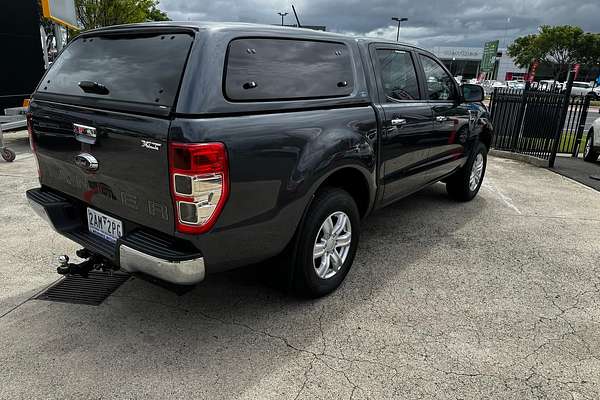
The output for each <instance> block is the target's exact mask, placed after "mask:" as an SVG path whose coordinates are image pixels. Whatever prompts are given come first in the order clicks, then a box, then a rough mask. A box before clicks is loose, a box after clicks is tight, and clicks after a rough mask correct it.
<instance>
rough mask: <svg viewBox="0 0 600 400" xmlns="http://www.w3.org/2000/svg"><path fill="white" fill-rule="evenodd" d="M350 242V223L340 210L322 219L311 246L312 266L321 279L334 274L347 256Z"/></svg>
mask: <svg viewBox="0 0 600 400" xmlns="http://www.w3.org/2000/svg"><path fill="white" fill-rule="evenodd" d="M351 243H352V224H351V223H350V218H349V217H348V215H346V213H344V212H342V211H336V212H334V213H333V214H331V215H329V216H328V217H327V218H325V221H323V224H322V225H321V227H320V228H319V232H318V233H317V237H316V239H315V244H314V247H313V267H314V269H315V272H316V273H317V276H318V277H319V278H321V279H329V278H331V277H332V276H334V275H336V274H337V273H338V272H339V271H340V269H341V268H342V265H343V264H344V262H345V261H346V258H347V257H348V253H349V252H350V245H351Z"/></svg>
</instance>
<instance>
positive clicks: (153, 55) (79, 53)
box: [38, 32, 194, 107]
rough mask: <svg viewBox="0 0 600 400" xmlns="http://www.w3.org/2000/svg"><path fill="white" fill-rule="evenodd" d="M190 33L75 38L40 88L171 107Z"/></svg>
mask: <svg viewBox="0 0 600 400" xmlns="http://www.w3.org/2000/svg"><path fill="white" fill-rule="evenodd" d="M193 40H194V39H193V37H192V36H191V35H189V34H185V33H156V34H143V33H140V32H135V33H133V34H119V35H117V34H110V35H98V36H91V35H89V36H84V37H79V38H77V39H75V40H74V41H73V42H72V43H70V44H69V45H68V46H67V47H66V48H65V49H64V51H63V52H62V53H61V54H60V56H59V57H58V59H57V60H56V61H55V62H54V64H53V65H52V67H51V68H50V70H49V71H48V73H47V75H46V77H45V79H44V80H43V81H42V82H41V84H40V85H39V87H38V92H39V93H45V94H57V95H70V96H78V97H79V98H80V99H81V100H82V101H83V103H85V102H86V101H88V100H92V99H102V100H107V101H113V102H120V103H141V104H149V105H152V106H156V107H172V106H173V104H174V102H175V98H176V95H177V91H178V89H179V83H180V81H181V77H182V74H183V71H184V68H185V64H186V60H187V55H188V52H189V50H190V47H191V45H192V42H193Z"/></svg>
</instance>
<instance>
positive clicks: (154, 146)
mask: <svg viewBox="0 0 600 400" xmlns="http://www.w3.org/2000/svg"><path fill="white" fill-rule="evenodd" d="M160 146H162V143H156V142H151V141H149V140H142V147H143V148H145V149H150V150H159V149H160Z"/></svg>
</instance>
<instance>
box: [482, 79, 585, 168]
mask: <svg viewBox="0 0 600 400" xmlns="http://www.w3.org/2000/svg"><path fill="white" fill-rule="evenodd" d="M571 87H572V78H571V79H570V81H569V82H568V83H567V86H566V89H564V90H556V89H546V88H541V87H537V88H532V87H531V86H530V85H529V84H528V85H527V86H526V87H525V89H524V90H516V89H509V88H497V89H496V90H494V92H493V93H492V96H491V99H490V113H491V119H492V123H493V125H494V131H495V136H494V141H493V143H492V147H494V148H495V149H498V150H505V151H511V152H515V153H521V154H526V155H529V156H533V157H537V158H540V159H543V160H548V165H549V166H550V167H553V166H554V159H555V157H556V153H559V152H560V153H569V154H571V155H573V156H574V157H577V155H578V153H579V148H580V143H581V142H582V138H583V130H584V126H585V120H586V117H587V109H588V107H589V104H590V98H589V97H588V96H571V95H570V93H571Z"/></svg>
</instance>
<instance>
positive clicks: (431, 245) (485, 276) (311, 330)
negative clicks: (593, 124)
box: [0, 133, 600, 400]
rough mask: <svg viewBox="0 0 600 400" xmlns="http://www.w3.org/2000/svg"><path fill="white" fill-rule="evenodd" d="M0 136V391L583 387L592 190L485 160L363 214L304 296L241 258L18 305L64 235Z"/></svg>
mask: <svg viewBox="0 0 600 400" xmlns="http://www.w3.org/2000/svg"><path fill="white" fill-rule="evenodd" d="M6 139H7V142H8V145H10V146H12V147H13V148H14V149H15V150H17V159H16V161H15V162H13V163H11V164H7V163H4V162H2V161H0V182H1V183H2V190H0V221H1V223H2V234H1V235H0V249H1V253H2V254H4V255H5V256H4V257H3V262H2V264H0V399H11V400H12V399H100V398H102V399H138V398H140V399H166V398H168V399H191V398H196V399H317V398H318V399H392V398H397V399H503V400H506V399H519V400H522V399H575V400H580V399H598V398H599V393H600V264H599V261H598V260H599V254H600V240H598V238H599V237H600V193H598V192H597V191H595V190H592V189H590V188H587V187H585V186H583V185H581V184H579V183H577V182H575V181H572V180H570V179H567V178H565V177H562V176H560V175H558V174H555V173H553V172H551V171H548V170H545V169H541V168H536V167H533V166H530V165H527V164H523V163H519V162H517V161H513V160H506V159H499V158H490V160H489V165H488V173H487V176H486V178H485V181H484V186H483V188H482V190H481V192H480V194H479V196H478V197H477V198H476V199H475V200H474V201H472V202H469V203H456V202H453V201H451V200H449V199H448V198H447V196H446V195H445V190H444V186H443V185H442V184H436V185H434V186H432V187H430V188H428V189H426V190H423V191H422V192H420V193H417V194H416V195H413V196H411V197H409V198H406V199H404V200H402V201H400V202H398V203H396V204H394V205H392V206H390V207H388V208H386V209H383V210H381V211H379V212H377V213H375V214H374V215H372V216H371V217H370V218H368V219H367V220H366V221H365V222H364V227H363V231H362V238H361V240H362V241H361V244H360V246H359V250H358V254H357V257H356V261H355V263H354V266H353V269H352V270H351V271H350V273H349V275H348V277H347V279H346V281H345V283H344V284H343V285H342V287H340V289H339V290H338V291H337V292H335V293H333V294H332V295H330V296H328V297H326V298H323V299H320V300H314V301H305V300H299V299H297V298H294V297H291V296H289V295H287V294H286V293H284V292H282V291H280V290H279V289H277V288H276V287H273V286H272V285H270V284H269V283H268V280H267V279H265V277H264V274H261V273H259V272H260V271H261V266H256V267H254V268H251V269H245V270H239V271H233V272H230V273H226V274H221V275H215V276H209V277H208V279H207V280H206V281H205V282H203V283H201V284H200V285H198V286H197V287H196V288H195V289H194V290H193V291H191V292H189V293H187V294H185V295H182V296H177V295H176V294H173V293H171V292H168V291H166V290H164V289H162V288H160V287H157V286H154V285H152V284H150V283H147V282H145V281H142V280H139V279H131V280H129V281H128V282H127V283H125V284H124V285H123V286H121V287H120V289H118V290H117V292H115V293H114V294H113V295H112V296H111V297H109V298H108V299H107V300H106V301H105V302H104V303H103V304H101V305H100V306H86V305H74V304H64V303H54V302H47V301H40V300H32V299H31V298H32V297H33V296H34V295H35V294H36V293H38V292H40V291H42V290H44V288H46V287H47V286H48V285H50V284H52V283H53V282H55V281H56V280H57V279H58V276H57V275H56V273H55V272H54V269H55V267H56V263H55V258H56V257H57V256H58V255H59V254H63V253H68V254H73V252H74V250H75V249H76V248H77V246H75V245H74V244H72V243H70V242H69V241H68V240H66V239H63V238H61V237H59V236H58V235H56V234H55V233H53V232H52V230H51V229H50V228H49V227H48V226H47V225H46V224H45V222H43V221H42V220H40V219H39V218H38V217H36V216H35V215H34V214H33V212H32V211H31V210H30V209H29V207H28V206H27V204H26V201H25V197H24V191H25V190H26V189H28V188H31V187H35V186H36V185H37V178H36V168H35V164H34V159H33V157H32V155H31V154H30V153H29V151H28V147H27V141H26V138H25V135H24V134H22V133H20V134H7V136H6ZM224 245H230V244H224ZM231 248H232V251H235V246H231Z"/></svg>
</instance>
